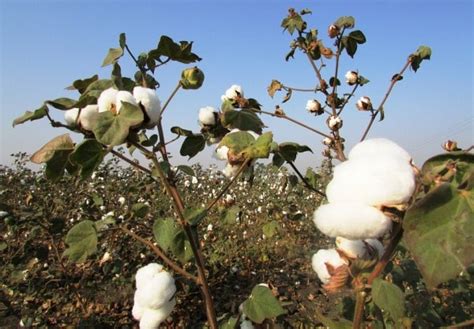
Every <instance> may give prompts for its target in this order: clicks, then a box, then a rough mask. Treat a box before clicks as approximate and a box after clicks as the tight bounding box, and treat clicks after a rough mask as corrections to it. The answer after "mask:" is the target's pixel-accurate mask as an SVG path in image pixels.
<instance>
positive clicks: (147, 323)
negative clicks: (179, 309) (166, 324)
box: [140, 298, 176, 329]
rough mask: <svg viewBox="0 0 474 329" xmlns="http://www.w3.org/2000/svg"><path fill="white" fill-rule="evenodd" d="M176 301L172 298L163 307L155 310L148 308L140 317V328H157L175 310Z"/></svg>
mask: <svg viewBox="0 0 474 329" xmlns="http://www.w3.org/2000/svg"><path fill="white" fill-rule="evenodd" d="M175 305H176V301H175V300H174V298H173V300H171V301H169V302H167V303H165V304H164V305H163V306H162V307H161V308H159V309H157V310H154V309H150V308H147V309H145V311H144V312H143V315H142V317H141V319H140V329H156V328H158V327H159V326H160V324H161V323H162V322H163V321H165V320H166V318H167V317H168V316H169V315H170V314H171V312H172V311H173V308H174V306H175Z"/></svg>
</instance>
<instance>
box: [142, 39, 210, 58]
mask: <svg viewBox="0 0 474 329" xmlns="http://www.w3.org/2000/svg"><path fill="white" fill-rule="evenodd" d="M192 47H193V43H192V42H188V41H180V42H179V44H178V43H176V42H174V41H173V39H171V38H170V37H168V36H166V35H163V36H162V37H161V38H160V41H159V43H158V46H157V48H156V49H153V50H151V51H150V52H149V53H148V57H149V58H152V59H154V60H156V61H158V62H163V60H162V59H161V57H167V58H169V59H171V60H173V61H177V62H180V63H184V64H189V63H194V62H196V61H200V60H201V58H200V57H199V56H197V55H196V54H195V53H193V52H192V51H191V50H192Z"/></svg>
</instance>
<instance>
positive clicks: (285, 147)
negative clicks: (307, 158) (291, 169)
mask: <svg viewBox="0 0 474 329" xmlns="http://www.w3.org/2000/svg"><path fill="white" fill-rule="evenodd" d="M308 151H309V152H313V151H312V150H311V149H310V148H309V147H308V146H306V145H300V144H298V143H293V142H285V143H281V144H279V145H278V148H277V149H276V150H273V153H274V154H275V155H274V156H273V159H272V163H273V165H274V166H277V167H281V166H282V165H283V163H285V161H287V162H294V161H295V160H296V157H297V156H298V153H303V152H308Z"/></svg>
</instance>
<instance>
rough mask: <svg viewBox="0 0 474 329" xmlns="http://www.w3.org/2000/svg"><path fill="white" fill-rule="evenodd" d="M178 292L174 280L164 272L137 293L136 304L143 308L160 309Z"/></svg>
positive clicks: (156, 275)
mask: <svg viewBox="0 0 474 329" xmlns="http://www.w3.org/2000/svg"><path fill="white" fill-rule="evenodd" d="M175 292H176V285H175V283H174V278H173V277H172V276H171V274H169V273H168V272H165V271H162V272H160V273H158V274H155V275H154V276H153V278H152V279H151V280H150V281H148V282H146V283H145V284H144V285H143V286H142V287H139V288H138V289H137V290H136V291H135V297H134V299H135V302H136V303H138V304H140V305H142V306H143V307H147V308H152V309H158V308H160V307H161V306H163V305H164V304H165V303H166V302H168V301H169V300H170V299H171V298H172V297H173V296H174V294H175Z"/></svg>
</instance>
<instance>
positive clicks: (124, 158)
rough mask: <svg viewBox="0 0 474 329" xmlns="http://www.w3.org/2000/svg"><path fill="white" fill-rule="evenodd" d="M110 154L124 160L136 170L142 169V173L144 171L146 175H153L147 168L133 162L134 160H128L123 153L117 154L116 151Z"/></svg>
mask: <svg viewBox="0 0 474 329" xmlns="http://www.w3.org/2000/svg"><path fill="white" fill-rule="evenodd" d="M110 152H111V153H112V154H113V155H115V156H116V157H117V158H120V159H122V160H123V161H125V162H127V163H128V164H130V165H132V166H134V167H135V168H138V169H140V170H141V171H143V172H144V173H146V174H148V175H151V170H150V169H148V168H145V167H143V166H142V165H140V164H139V163H136V162H135V161H133V160H132V159H129V158H127V157H126V156H125V155H123V154H122V153H120V152H117V151H115V150H110Z"/></svg>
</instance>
